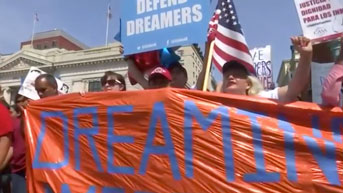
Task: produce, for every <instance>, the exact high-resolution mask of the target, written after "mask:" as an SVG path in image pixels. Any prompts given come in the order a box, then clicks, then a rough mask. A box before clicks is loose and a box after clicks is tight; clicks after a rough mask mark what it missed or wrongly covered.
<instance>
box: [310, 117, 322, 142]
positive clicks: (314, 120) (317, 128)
mask: <svg viewBox="0 0 343 193" xmlns="http://www.w3.org/2000/svg"><path fill="white" fill-rule="evenodd" d="M311 122H312V127H313V128H312V132H313V136H314V137H316V138H322V133H321V131H320V126H319V117H318V116H312V118H311Z"/></svg>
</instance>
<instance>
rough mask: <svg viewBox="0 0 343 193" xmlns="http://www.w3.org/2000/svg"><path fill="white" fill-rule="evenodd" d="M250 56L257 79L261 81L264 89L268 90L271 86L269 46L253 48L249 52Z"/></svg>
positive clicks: (271, 71)
mask: <svg viewBox="0 0 343 193" xmlns="http://www.w3.org/2000/svg"><path fill="white" fill-rule="evenodd" d="M250 54H251V56H252V59H253V62H254V65H255V70H256V75H257V77H258V78H259V79H260V80H261V82H262V84H263V87H264V88H265V89H270V88H271V86H272V84H273V69H272V62H271V60H272V57H271V46H270V45H267V46H266V47H264V48H254V49H252V50H250Z"/></svg>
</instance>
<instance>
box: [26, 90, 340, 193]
mask: <svg viewBox="0 0 343 193" xmlns="http://www.w3.org/2000/svg"><path fill="white" fill-rule="evenodd" d="M25 117H26V124H27V128H26V135H25V136H26V142H27V173H26V174H27V180H28V187H29V192H30V193H45V192H63V193H76V192H78V193H84V192H88V193H100V192H101V193H104V192H105V193H107V192H129V193H134V192H145V193H147V192H156V193H170V192H175V193H198V192H199V193H200V192H201V193H213V192H248V193H249V192H267V193H269V192H270V193H275V192H306V193H314V192H342V188H343V185H342V184H343V174H342V171H343V154H342V151H343V142H342V141H343V138H342V132H343V130H342V125H343V113H342V109H340V108H338V109H333V110H332V111H330V110H322V109H321V108H320V107H319V106H317V105H315V104H312V103H302V102H298V103H294V104H287V105H285V106H284V105H282V104H278V103H276V102H274V101H271V100H267V99H262V98H254V97H245V96H241V97H240V96H237V95H227V94H215V93H204V92H200V91H189V90H176V89H163V90H158V89H157V90H150V91H149V90H146V91H132V92H118V93H114V92H112V93H109V92H102V93H87V94H86V95H83V96H81V95H79V94H69V95H62V96H57V97H51V98H46V99H43V100H41V101H37V102H36V101H34V102H32V103H30V104H29V106H28V109H27V111H26V112H25Z"/></svg>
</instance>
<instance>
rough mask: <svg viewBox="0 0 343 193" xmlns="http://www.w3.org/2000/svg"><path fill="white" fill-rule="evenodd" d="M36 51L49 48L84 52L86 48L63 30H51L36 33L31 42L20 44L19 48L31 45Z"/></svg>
mask: <svg viewBox="0 0 343 193" xmlns="http://www.w3.org/2000/svg"><path fill="white" fill-rule="evenodd" d="M31 43H32V46H33V47H34V48H35V49H37V50H44V49H50V48H61V49H62V48H63V49H66V50H84V49H87V48H88V47H87V46H86V45H84V44H83V43H81V42H80V41H79V40H77V39H75V38H74V37H72V36H71V35H69V34H67V33H66V32H64V31H63V30H52V31H47V32H40V33H36V34H35V35H34V36H33V41H32V42H31V40H28V41H25V42H22V43H21V45H20V48H23V46H26V45H31Z"/></svg>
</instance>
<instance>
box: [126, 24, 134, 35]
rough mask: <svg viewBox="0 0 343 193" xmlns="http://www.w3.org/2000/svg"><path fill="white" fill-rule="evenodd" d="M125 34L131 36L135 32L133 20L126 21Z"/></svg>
mask: <svg viewBox="0 0 343 193" xmlns="http://www.w3.org/2000/svg"><path fill="white" fill-rule="evenodd" d="M126 29H127V30H126V34H127V36H132V35H134V34H135V21H128V22H127V23H126Z"/></svg>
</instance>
